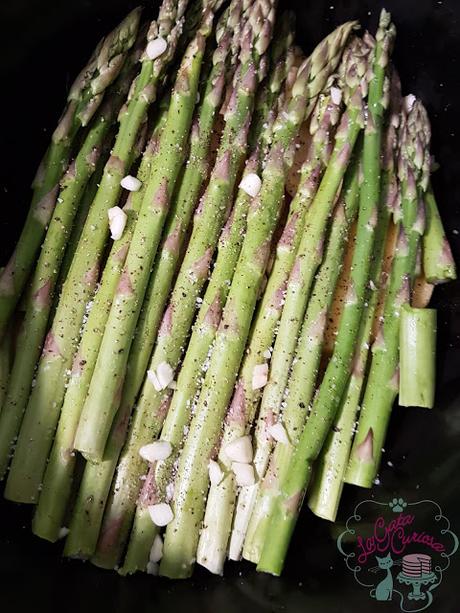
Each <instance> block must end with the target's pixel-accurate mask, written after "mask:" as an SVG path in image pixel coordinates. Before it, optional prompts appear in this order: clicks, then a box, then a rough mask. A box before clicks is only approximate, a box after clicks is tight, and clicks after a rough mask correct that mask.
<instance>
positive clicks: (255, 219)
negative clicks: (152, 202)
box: [160, 60, 311, 577]
mask: <svg viewBox="0 0 460 613" xmlns="http://www.w3.org/2000/svg"><path fill="white" fill-rule="evenodd" d="M310 66H311V64H310V60H306V62H304V64H303V65H302V66H301V67H300V68H299V72H298V74H297V80H296V83H295V84H294V86H293V90H292V100H290V101H289V102H288V103H286V109H285V110H282V111H281V113H280V115H279V118H278V120H277V122H276V124H275V126H274V130H273V132H274V141H273V145H272V148H271V151H270V155H269V158H268V161H267V165H266V167H265V169H264V172H263V180H262V188H261V191H260V193H259V195H258V196H257V198H256V199H255V202H254V203H253V205H252V207H251V209H250V212H249V215H248V229H247V234H246V237H245V240H244V243H243V248H242V251H241V255H240V258H239V261H238V265H237V268H236V271H235V275H234V277H233V281H232V285H231V287H230V292H229V297H228V300H227V303H226V306H225V309H224V312H223V316H222V320H221V324H220V326H219V330H218V332H217V335H216V342H215V346H214V349H213V352H212V355H211V358H210V363H209V367H208V370H207V372H206V377H205V381H204V384H203V387H202V389H201V393H200V396H199V399H198V401H197V405H196V407H195V414H194V417H193V419H192V422H191V426H190V431H189V436H188V437H187V440H186V441H185V445H184V449H183V451H182V455H181V457H180V460H179V468H178V473H177V479H176V483H175V495H174V519H173V520H172V522H171V523H170V524H169V525H168V528H167V532H166V541H165V555H164V557H163V559H162V563H161V567H160V572H161V573H162V574H165V575H167V576H170V577H183V576H187V575H188V574H189V573H190V571H191V568H192V565H193V560H194V557H195V555H196V547H197V544H198V535H199V529H200V525H201V520H202V518H203V514H204V500H203V493H205V492H206V489H207V485H208V470H207V469H208V461H209V459H210V457H211V455H212V452H213V449H214V448H215V445H216V444H217V442H218V437H219V432H220V427H221V421H222V417H223V413H224V412H225V408H226V406H227V403H228V401H229V400H230V396H231V393H232V391H233V385H234V383H235V379H236V376H237V372H238V368H239V365H240V361H241V358H242V355H243V351H244V347H245V345H246V340H247V336H248V333H249V327H250V323H251V319H252V314H253V311H254V308H255V303H256V300H257V295H258V291H259V289H260V284H261V282H262V279H263V276H264V274H265V268H266V263H267V257H268V255H269V248H270V242H271V239H272V236H273V232H274V229H275V226H276V223H277V220H278V215H279V212H280V204H281V202H282V199H283V196H284V183H285V179H286V174H287V170H288V168H289V167H290V165H291V164H292V157H291V156H292V151H293V147H292V146H293V144H294V143H295V137H296V135H297V133H298V129H299V127H300V124H301V123H302V120H303V118H304V117H305V110H306V107H307V106H308V105H307V104H306V100H308V98H307V96H308V86H307V84H308V81H309V77H310ZM186 535H187V536H186Z"/></svg>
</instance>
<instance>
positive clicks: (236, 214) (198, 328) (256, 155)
mask: <svg viewBox="0 0 460 613" xmlns="http://www.w3.org/2000/svg"><path fill="white" fill-rule="evenodd" d="M283 30H284V28H283ZM282 35H283V38H282V39H281V40H279V43H278V44H276V45H274V49H273V51H272V53H273V56H274V59H275V58H276V57H277V56H278V55H279V53H278V50H279V46H281V45H285V46H286V47H287V48H288V47H289V46H290V44H291V42H292V38H293V35H292V31H291V32H290V31H287V32H286V31H282ZM277 42H278V41H277ZM293 59H294V56H293V53H292V50H290V51H289V50H288V51H287V52H285V56H284V57H281V58H279V60H278V62H277V65H276V68H275V70H274V71H273V72H272V74H271V75H270V79H269V82H268V83H267V85H266V86H265V87H264V88H263V89H262V90H261V92H260V95H259V96H258V100H257V101H256V105H255V110H258V111H260V110H261V107H266V106H267V105H269V104H270V105H271V104H273V103H274V101H275V99H276V98H278V101H279V100H280V91H281V89H282V86H283V83H284V81H285V79H286V77H287V76H288V73H289V72H290V70H291V68H292V62H293ZM281 98H282V96H281ZM255 119H256V121H253V123H252V126H251V132H250V134H249V142H254V143H256V142H257V143H259V142H260V143H262V144H261V146H260V147H259V146H258V145H256V148H255V150H254V152H253V154H252V155H251V157H250V158H249V159H248V161H247V163H246V168H245V171H244V174H243V181H244V179H245V178H247V177H249V176H250V175H252V174H254V173H255V174H258V173H259V172H260V169H261V165H262V155H263V154H261V151H260V150H261V149H262V150H265V149H266V147H267V146H268V144H267V143H268V142H269V140H270V134H271V131H272V124H273V120H274V117H273V113H270V115H269V116H268V117H267V116H265V122H264V123H263V122H260V121H257V115H256V113H255ZM254 132H256V133H254ZM250 200H251V197H250V196H249V194H247V193H246V192H245V191H244V190H243V189H240V190H239V191H238V195H237V198H236V202H235V205H234V207H233V210H232V213H231V214H230V216H229V219H228V220H227V223H226V225H225V226H224V229H223V230H222V233H221V237H220V240H219V247H218V255H217V258H216V263H215V265H214V269H213V272H212V275H211V279H210V281H209V284H208V287H207V290H206V292H205V295H204V297H203V301H202V303H201V307H200V310H199V313H198V316H197V319H196V321H195V324H194V330H193V333H192V336H191V339H190V341H189V344H188V346H187V352H186V354H185V357H184V361H183V364H182V366H181V370H180V373H179V377H178V380H177V390H176V392H175V393H174V396H173V398H172V401H171V405H170V407H169V410H168V413H167V416H166V419H165V422H164V425H163V428H162V431H161V440H163V441H168V442H169V443H170V444H171V446H172V449H173V453H172V454H171V455H170V456H169V457H168V458H167V459H166V460H164V461H162V462H158V463H157V464H156V466H153V467H151V469H150V470H151V471H152V475H151V476H150V475H149V476H148V477H147V479H146V481H145V484H144V488H143V490H149V489H150V490H151V488H152V484H154V488H155V495H154V496H152V495H149V493H148V491H145V492H144V491H143V492H141V496H140V501H144V504H141V503H140V501H139V502H138V505H137V509H136V515H135V519H134V525H133V529H132V530H131V535H130V541H129V545H128V550H127V554H126V557H125V561H124V565H123V568H122V572H123V573H132V572H135V571H136V570H145V568H146V566H147V563H148V561H149V552H150V548H151V547H152V544H153V541H154V538H155V535H156V533H157V532H158V528H157V527H156V526H155V524H153V522H152V520H151V518H150V515H149V511H148V503H150V504H152V500H153V499H154V500H155V501H157V502H160V501H162V500H164V499H167V498H168V496H167V485H168V482H169V481H170V479H171V476H172V471H173V465H174V462H175V460H176V459H177V455H178V451H179V448H180V445H181V441H182V438H183V434H184V429H185V428H187V424H188V422H189V419H190V407H191V405H192V402H193V399H194V397H195V396H196V394H197V392H198V389H199V382H200V379H201V377H202V373H203V368H204V366H205V363H206V358H207V356H208V353H209V351H210V349H211V347H212V344H213V341H214V338H215V334H216V330H217V327H218V325H219V321H220V317H221V312H222V308H223V306H224V305H225V301H226V299H227V294H228V290H229V286H230V282H231V279H232V276H233V272H234V269H235V266H236V263H237V261H238V257H239V254H240V251H241V245H242V242H243V236H244V232H245V229H246V217H247V214H248V209H249V204H250ZM143 494H144V495H143ZM146 503H147V504H146Z"/></svg>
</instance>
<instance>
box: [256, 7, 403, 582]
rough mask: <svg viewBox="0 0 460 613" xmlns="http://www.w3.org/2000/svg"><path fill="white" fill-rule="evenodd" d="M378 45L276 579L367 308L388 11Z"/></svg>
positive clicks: (288, 486) (284, 479) (271, 563)
mask: <svg viewBox="0 0 460 613" xmlns="http://www.w3.org/2000/svg"><path fill="white" fill-rule="evenodd" d="M376 39H377V41H376V44H375V48H374V53H373V64H372V79H371V81H370V85H369V101H368V117H367V125H366V132H365V135H364V145H363V184H362V187H361V190H360V204H359V214H358V226H357V234H356V243H355V250H354V253H353V259H352V265H351V274H350V282H349V291H348V294H347V298H346V300H345V306H344V310H343V313H342V316H341V320H340V326H339V330H338V334H337V338H336V343H335V347H334V352H333V355H332V358H331V360H330V361H329V364H328V366H327V369H326V372H325V375H324V378H323V381H322V383H321V386H320V388H319V391H318V394H317V395H316V397H315V399H314V401H313V404H312V408H311V412H310V415H309V418H308V420H307V423H306V425H305V427H304V429H303V432H302V435H301V437H300V440H299V443H298V445H297V447H296V449H295V452H294V454H293V456H292V459H291V461H290V462H289V465H288V467H287V468H286V470H285V471H284V472H283V474H282V475H279V477H280V486H279V489H280V495H279V498H278V500H277V501H276V503H275V505H274V508H273V510H272V511H271V512H270V515H269V517H268V518H264V524H265V539H264V543H263V548H262V552H261V555H260V560H259V563H258V569H259V570H261V571H264V572H270V573H272V574H279V572H280V571H281V569H282V567H283V564H284V559H285V556H286V552H287V548H288V546H289V539H290V536H291V534H292V531H293V529H294V526H295V522H296V519H297V516H298V512H299V506H300V502H301V501H302V498H303V495H304V493H305V488H306V486H307V484H308V481H309V477H310V474H311V464H312V462H313V461H314V459H316V457H317V456H318V454H319V452H320V450H321V447H322V445H323V442H324V440H325V438H326V436H327V433H328V430H329V427H330V425H331V422H332V420H333V419H334V416H335V413H336V411H337V410H338V406H339V403H340V399H341V397H342V395H343V392H344V389H345V386H346V384H347V382H348V378H349V375H350V370H351V365H352V358H353V353H354V342H355V338H356V335H357V333H358V330H359V326H360V321H361V317H362V313H363V308H364V298H365V294H366V287H367V284H368V282H369V272H370V262H371V259H372V250H373V246H374V237H375V228H376V225H377V220H378V202H379V194H380V172H381V168H380V166H381V162H380V153H381V133H382V122H383V115H384V110H385V108H386V106H387V105H388V98H389V96H388V93H389V82H388V79H387V77H386V72H387V65H388V61H389V55H390V53H391V46H392V42H393V39H394V26H393V25H392V24H391V22H390V15H389V13H387V12H386V11H382V13H381V15H380V22H379V28H378V31H377V36H376ZM367 40H369V37H367ZM283 315H284V311H283ZM263 531H264V530H263ZM272 533H273V534H272ZM268 535H270V537H269V538H267V537H268Z"/></svg>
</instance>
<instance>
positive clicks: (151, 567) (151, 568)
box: [146, 561, 160, 577]
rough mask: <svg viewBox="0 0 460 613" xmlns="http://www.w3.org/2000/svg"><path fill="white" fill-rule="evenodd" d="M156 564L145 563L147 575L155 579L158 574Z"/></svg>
mask: <svg viewBox="0 0 460 613" xmlns="http://www.w3.org/2000/svg"><path fill="white" fill-rule="evenodd" d="M159 570H160V569H159V568H158V564H157V563H156V562H152V561H149V562H147V567H146V571H147V574H148V575H153V576H154V577H156V576H157V575H158V572H159Z"/></svg>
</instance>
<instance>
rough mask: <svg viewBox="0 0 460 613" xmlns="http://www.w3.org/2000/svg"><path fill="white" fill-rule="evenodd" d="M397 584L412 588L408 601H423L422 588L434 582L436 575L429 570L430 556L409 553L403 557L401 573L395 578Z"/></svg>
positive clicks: (424, 596) (424, 595)
mask: <svg viewBox="0 0 460 613" xmlns="http://www.w3.org/2000/svg"><path fill="white" fill-rule="evenodd" d="M397 579H398V581H399V583H404V584H405V585H409V586H411V587H412V591H411V592H410V594H408V596H407V597H408V598H409V600H424V599H425V598H426V594H425V593H424V592H422V590H421V588H422V586H425V585H429V584H430V583H434V582H435V581H436V574H435V573H434V572H433V571H432V570H431V556H429V555H427V554H425V553H410V554H407V555H405V556H403V559H402V571H401V572H400V573H399V574H398V577H397Z"/></svg>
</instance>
